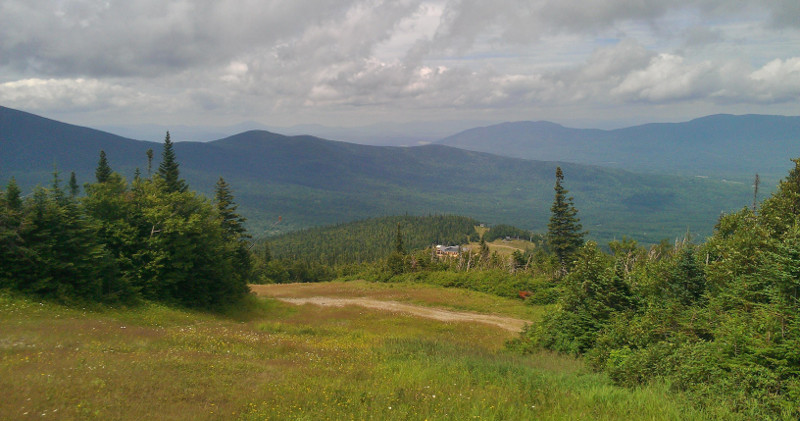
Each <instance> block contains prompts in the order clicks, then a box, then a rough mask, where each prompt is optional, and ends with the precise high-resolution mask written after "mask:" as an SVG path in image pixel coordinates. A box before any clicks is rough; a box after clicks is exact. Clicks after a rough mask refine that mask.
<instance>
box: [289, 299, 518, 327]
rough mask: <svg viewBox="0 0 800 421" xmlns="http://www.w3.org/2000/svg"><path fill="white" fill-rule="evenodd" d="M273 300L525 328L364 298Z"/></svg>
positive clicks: (483, 317) (511, 321)
mask: <svg viewBox="0 0 800 421" xmlns="http://www.w3.org/2000/svg"><path fill="white" fill-rule="evenodd" d="M273 298H275V299H278V300H281V301H284V302H287V303H292V304H297V305H303V304H314V305H318V306H334V307H344V306H350V305H355V306H361V307H366V308H370V309H375V310H383V311H391V312H396V313H406V314H411V315H414V316H418V317H425V318H428V319H435V320H441V321H444V322H476V323H483V324H489V325H494V326H497V327H499V328H501V329H505V330H508V331H511V332H519V331H521V330H522V328H523V326H525V324H526V323H528V322H526V321H525V320H520V319H514V318H511V317H503V316H494V315H491V314H480V313H471V312H464V311H453V310H443V309H439V308H432V307H423V306H418V305H413V304H404V303H399V302H397V301H382V300H375V299H371V298H366V297H360V298H341V297H304V298H287V297H273Z"/></svg>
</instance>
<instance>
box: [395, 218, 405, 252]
mask: <svg viewBox="0 0 800 421" xmlns="http://www.w3.org/2000/svg"><path fill="white" fill-rule="evenodd" d="M394 251H396V252H397V253H400V254H405V252H406V251H405V247H404V246H403V234H402V233H401V232H400V223H399V222H398V223H397V236H395V238H394Z"/></svg>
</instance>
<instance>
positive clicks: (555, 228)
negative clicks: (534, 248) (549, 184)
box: [547, 167, 584, 275]
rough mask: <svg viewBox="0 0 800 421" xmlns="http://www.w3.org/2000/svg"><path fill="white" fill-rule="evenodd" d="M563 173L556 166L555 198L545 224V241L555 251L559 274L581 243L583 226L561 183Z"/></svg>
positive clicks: (565, 267)
mask: <svg viewBox="0 0 800 421" xmlns="http://www.w3.org/2000/svg"><path fill="white" fill-rule="evenodd" d="M563 181H564V173H563V172H562V171H561V167H557V168H556V185H555V192H556V193H555V199H554V200H553V206H551V207H550V212H551V216H550V223H548V224H547V241H548V243H549V245H550V249H551V250H552V251H553V253H555V255H556V257H557V258H558V262H559V264H560V266H561V274H562V275H563V274H565V273H566V272H567V269H568V267H569V260H570V258H571V257H572V255H573V254H574V253H575V251H576V250H578V248H580V247H581V246H582V245H583V234H584V233H583V232H581V229H582V228H583V227H582V226H581V224H580V220H579V219H578V216H577V215H578V210H577V209H575V206H574V205H573V203H572V197H567V193H568V192H569V191H568V190H567V189H565V188H564V186H563V185H562V184H561V183H562V182H563Z"/></svg>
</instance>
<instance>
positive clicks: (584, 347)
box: [517, 160, 800, 419]
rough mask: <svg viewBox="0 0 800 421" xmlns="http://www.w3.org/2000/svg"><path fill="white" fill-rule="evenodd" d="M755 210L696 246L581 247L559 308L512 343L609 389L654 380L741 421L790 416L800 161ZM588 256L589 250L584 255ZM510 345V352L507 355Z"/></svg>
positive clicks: (795, 386)
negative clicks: (549, 352)
mask: <svg viewBox="0 0 800 421" xmlns="http://www.w3.org/2000/svg"><path fill="white" fill-rule="evenodd" d="M794 162H795V165H796V166H795V168H794V169H793V170H792V171H791V172H790V173H789V176H788V177H787V178H786V179H785V180H783V181H782V182H781V183H780V185H779V187H778V190H777V191H776V193H775V194H773V195H772V196H771V197H770V198H768V199H766V200H765V201H764V202H763V203H762V205H761V206H760V207H757V208H756V209H755V211H754V210H752V209H750V208H744V209H742V210H741V211H739V212H736V213H733V214H730V215H724V216H722V217H721V218H720V220H719V222H718V223H717V225H716V227H715V232H714V235H713V236H712V237H711V238H709V239H708V240H707V241H706V242H705V244H702V245H700V246H694V245H692V244H689V243H688V242H687V241H683V242H678V243H676V244H675V247H674V248H670V247H667V246H666V245H664V244H662V245H658V246H653V247H651V248H650V249H649V251H646V250H644V249H641V248H639V247H638V246H637V245H636V244H635V243H634V242H631V241H629V240H626V239H623V241H621V242H614V243H612V244H610V245H609V248H610V249H611V250H612V252H613V253H614V256H613V258H612V257H611V256H606V257H603V255H602V254H598V253H599V252H598V251H596V250H594V251H592V250H587V248H586V247H585V248H584V249H583V250H582V251H581V252H579V253H578V255H576V264H575V268H574V269H573V272H572V273H570V274H569V275H568V276H567V277H566V278H565V281H564V285H565V287H564V292H563V294H562V297H561V299H560V300H559V306H558V307H557V308H556V309H555V310H554V311H553V312H551V313H550V314H548V315H547V316H545V319H544V321H543V322H542V323H541V326H536V327H533V328H530V329H529V330H528V331H527V332H525V334H524V336H523V338H524V339H523V340H522V341H521V343H525V344H527V346H528V347H531V348H536V347H545V348H550V349H554V350H558V351H562V352H569V353H575V354H582V355H584V356H585V357H586V359H587V361H588V362H589V364H590V366H591V367H593V368H595V369H597V370H602V371H605V372H606V373H608V375H609V377H610V378H611V379H612V380H613V381H614V382H615V383H617V384H620V385H626V386H638V385H642V384H646V383H648V382H652V381H656V380H658V379H663V380H665V381H667V382H668V383H669V384H670V385H671V386H672V388H673V389H675V390H679V391H683V392H687V393H689V394H690V395H691V396H693V397H695V398H696V399H697V400H698V402H699V404H700V405H713V406H719V405H721V406H723V407H724V408H726V409H727V410H730V411H733V412H736V413H738V414H740V415H741V416H742V417H743V418H747V419H797V418H798V416H800V407H798V406H797V402H798V398H799V397H800V269H799V268H800V160H795V161H794ZM587 247H588V246H587ZM517 346H519V345H517Z"/></svg>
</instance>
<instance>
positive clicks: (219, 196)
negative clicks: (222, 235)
mask: <svg viewBox="0 0 800 421" xmlns="http://www.w3.org/2000/svg"><path fill="white" fill-rule="evenodd" d="M214 191H215V201H216V204H217V211H218V212H219V216H220V218H221V223H222V228H223V229H224V230H225V232H226V233H228V235H230V236H231V237H233V238H241V237H245V238H247V237H249V235H247V234H246V233H245V232H246V230H245V228H244V222H245V221H246V219H245V218H244V217H243V216H241V215H239V214H238V213H236V208H237V207H239V206H238V205H237V204H236V203H234V201H233V194H232V193H231V188H230V186H229V185H228V183H226V182H225V179H223V178H222V177H220V178H219V180H218V181H217V185H216V187H215V188H214Z"/></svg>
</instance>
